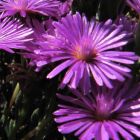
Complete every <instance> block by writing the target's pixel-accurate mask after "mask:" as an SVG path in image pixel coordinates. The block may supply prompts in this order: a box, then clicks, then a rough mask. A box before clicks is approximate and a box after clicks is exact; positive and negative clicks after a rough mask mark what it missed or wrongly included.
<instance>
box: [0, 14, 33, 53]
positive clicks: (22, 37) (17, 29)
mask: <svg viewBox="0 0 140 140" xmlns="http://www.w3.org/2000/svg"><path fill="white" fill-rule="evenodd" d="M1 16H2V15H1ZM32 33H33V31H32V29H29V28H27V27H24V26H23V25H22V24H21V23H20V22H19V20H16V19H13V20H11V19H9V18H5V19H3V20H0V50H1V49H2V50H5V51H7V52H10V53H13V52H14V51H13V49H25V48H26V46H25V44H24V43H25V42H28V41H31V40H32V38H30V37H29V36H30V35H31V34H32Z"/></svg>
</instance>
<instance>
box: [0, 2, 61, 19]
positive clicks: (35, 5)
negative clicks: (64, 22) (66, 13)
mask: <svg viewBox="0 0 140 140" xmlns="http://www.w3.org/2000/svg"><path fill="white" fill-rule="evenodd" d="M59 5H60V2H59V1H58V0H3V1H0V11H1V12H5V14H4V17H6V16H13V15H15V14H16V13H20V15H21V16H22V17H26V15H27V13H40V14H42V15H46V16H57V15H58V14H57V11H58V10H59Z"/></svg>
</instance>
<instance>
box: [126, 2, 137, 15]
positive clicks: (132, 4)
mask: <svg viewBox="0 0 140 140" xmlns="http://www.w3.org/2000/svg"><path fill="white" fill-rule="evenodd" d="M127 3H128V4H129V5H130V6H131V7H132V8H133V9H134V10H136V11H137V12H138V13H139V14H140V0H127Z"/></svg>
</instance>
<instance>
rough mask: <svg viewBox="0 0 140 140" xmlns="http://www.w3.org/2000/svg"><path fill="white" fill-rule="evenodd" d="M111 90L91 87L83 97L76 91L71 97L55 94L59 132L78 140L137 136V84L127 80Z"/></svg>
mask: <svg viewBox="0 0 140 140" xmlns="http://www.w3.org/2000/svg"><path fill="white" fill-rule="evenodd" d="M134 83H135V82H134ZM114 87H115V88H114V89H107V88H101V87H96V89H95V87H94V90H93V91H92V93H90V94H87V95H86V96H84V95H83V94H81V93H80V92H79V91H76V90H74V91H73V94H72V95H71V96H65V95H61V94H58V97H59V98H60V99H61V100H62V101H63V104H59V105H58V107H59V109H58V110H57V111H55V112H54V115H55V122H57V123H58V124H59V126H58V130H59V132H61V133H62V134H69V133H74V135H75V136H78V137H79V140H93V139H95V140H109V139H111V140H119V139H120V138H119V135H121V136H122V137H123V138H124V140H134V136H133V135H135V136H137V137H140V128H139V125H140V98H139V95H140V85H139V84H136V83H135V84H133V82H132V81H128V82H125V83H124V84H121V83H115V86H114Z"/></svg>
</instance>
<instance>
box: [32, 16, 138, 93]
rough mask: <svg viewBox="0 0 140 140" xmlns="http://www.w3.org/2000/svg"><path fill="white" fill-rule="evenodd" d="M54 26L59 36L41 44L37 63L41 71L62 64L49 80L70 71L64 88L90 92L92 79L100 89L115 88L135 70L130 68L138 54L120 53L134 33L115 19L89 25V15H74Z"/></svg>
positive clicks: (65, 79) (64, 82) (67, 73)
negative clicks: (44, 67) (125, 28)
mask: <svg viewBox="0 0 140 140" xmlns="http://www.w3.org/2000/svg"><path fill="white" fill-rule="evenodd" d="M53 25H54V28H55V33H56V35H55V36H54V35H48V36H47V41H46V46H45V43H44V42H42V44H41V43H40V46H41V47H40V49H38V50H36V51H35V52H34V53H36V56H37V57H36V59H34V60H33V61H34V63H36V65H37V67H38V68H41V67H42V66H44V65H45V64H49V63H52V62H56V61H60V63H59V65H58V66H57V67H56V68H54V69H53V70H52V71H51V72H50V73H49V74H48V75H47V78H53V77H55V76H56V75H58V74H59V73H60V72H61V71H63V70H65V69H67V72H66V74H65V76H64V78H63V80H62V83H61V87H63V86H65V85H67V84H68V85H69V86H70V87H71V88H74V89H76V88H77V87H81V88H82V90H83V91H84V92H85V93H86V92H87V90H89V89H90V87H91V84H90V80H91V79H94V80H95V81H96V83H97V85H98V86H104V85H105V86H107V87H109V88H112V87H113V86H112V82H111V81H112V80H119V81H124V80H125V76H127V73H129V72H130V71H131V70H130V69H129V68H128V67H127V65H130V64H133V63H134V61H135V60H136V59H137V57H136V56H135V54H134V52H126V51H124V52H122V51H121V50H120V48H122V47H123V46H125V45H126V44H127V43H128V41H129V39H130V36H131V33H129V32H127V31H124V30H123V26H122V25H118V26H116V25H114V24H113V23H112V21H111V20H107V21H106V22H105V23H102V22H101V23H100V22H98V21H95V20H92V21H91V22H88V21H87V19H86V17H85V16H83V17H81V16H80V14H79V13H76V14H74V15H72V14H71V13H70V14H68V15H67V16H66V17H64V18H62V19H61V20H60V21H59V22H54V23H53Z"/></svg>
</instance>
